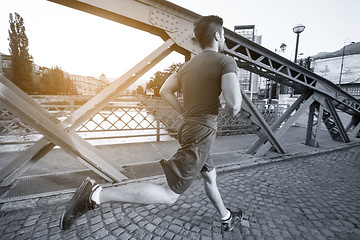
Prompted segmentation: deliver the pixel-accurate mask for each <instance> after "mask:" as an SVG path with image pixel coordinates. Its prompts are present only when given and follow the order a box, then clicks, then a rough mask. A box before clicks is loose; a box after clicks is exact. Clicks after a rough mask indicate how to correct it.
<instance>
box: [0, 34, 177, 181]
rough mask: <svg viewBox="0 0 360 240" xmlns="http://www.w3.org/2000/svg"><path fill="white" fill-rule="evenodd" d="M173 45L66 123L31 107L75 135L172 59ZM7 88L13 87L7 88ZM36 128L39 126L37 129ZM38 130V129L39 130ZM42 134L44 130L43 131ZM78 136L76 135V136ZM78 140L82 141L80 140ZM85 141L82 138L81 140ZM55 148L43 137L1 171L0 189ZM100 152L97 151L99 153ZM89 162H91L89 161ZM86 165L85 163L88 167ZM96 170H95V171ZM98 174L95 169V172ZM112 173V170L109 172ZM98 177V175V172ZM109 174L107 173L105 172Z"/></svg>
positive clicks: (168, 43) (158, 51)
mask: <svg viewBox="0 0 360 240" xmlns="http://www.w3.org/2000/svg"><path fill="white" fill-rule="evenodd" d="M173 45H174V42H173V41H172V40H171V39H168V40H167V41H166V42H165V43H164V44H163V45H161V46H160V47H159V48H157V49H156V50H155V51H154V52H153V53H151V54H150V55H148V56H147V57H146V58H144V59H143V60H142V61H141V62H139V63H138V64H137V65H135V66H134V67H133V68H132V69H130V70H129V71H128V72H127V73H125V74H124V75H123V76H122V77H120V78H118V79H117V80H115V81H114V82H113V83H111V84H110V85H109V86H108V87H107V88H105V89H104V90H103V91H102V92H100V93H99V94H98V95H96V96H95V97H94V98H92V99H90V100H89V101H88V102H86V103H85V104H84V105H83V106H81V107H80V108H79V109H77V110H76V111H75V112H74V113H73V114H72V115H71V116H70V117H68V118H67V119H66V120H64V121H63V122H59V121H58V120H57V119H56V118H54V116H52V115H51V114H49V113H48V112H47V111H46V110H45V109H43V108H42V107H41V106H40V105H39V104H37V103H33V104H32V105H33V106H34V107H35V108H36V109H37V110H39V111H41V112H42V113H43V114H44V116H45V117H46V118H48V119H51V121H52V122H53V123H54V124H57V125H58V126H59V127H60V128H62V129H64V131H66V132H67V131H70V132H72V131H74V130H75V129H76V128H77V127H78V126H80V125H81V124H82V123H83V122H84V121H86V120H87V119H88V118H90V117H91V116H92V115H94V114H95V113H97V112H99V111H100V110H101V109H102V108H103V107H104V106H105V105H106V104H107V103H108V102H109V101H111V100H112V99H113V98H115V97H116V96H117V95H118V93H119V92H121V91H123V90H125V89H126V88H127V87H129V86H130V85H131V84H132V83H134V82H135V81H136V80H137V79H138V78H139V77H141V76H142V75H143V74H144V73H146V72H147V71H148V70H149V69H151V68H152V67H154V66H155V65H156V64H157V63H159V62H160V61H161V60H162V59H163V58H165V57H166V56H167V55H169V54H170V53H171V52H172V51H173V48H172V47H173ZM1 82H6V81H4V77H2V79H1ZM7 86H8V87H10V86H11V84H10V85H9V84H7ZM11 89H14V90H15V91H16V93H17V94H18V96H19V97H20V98H21V97H27V98H28V99H27V101H28V102H29V101H32V99H31V98H30V97H28V96H27V95H26V94H25V93H23V92H22V91H21V90H20V89H18V88H17V87H16V86H15V85H12V86H11ZM36 127H37V126H36ZM36 127H35V128H36ZM40 132H43V129H41V130H40ZM73 134H75V133H73ZM78 139H79V138H78ZM80 139H81V140H79V141H82V138H80ZM54 146H55V144H54V143H53V142H49V141H48V140H47V138H46V137H43V138H42V139H40V140H39V141H38V142H36V143H35V144H33V145H32V146H30V147H29V148H28V149H27V150H25V151H24V152H23V154H21V155H20V156H19V157H18V158H17V159H15V160H14V161H13V162H11V163H10V164H9V165H8V166H6V167H5V168H4V169H2V170H1V171H0V180H3V181H2V182H1V185H3V186H4V185H9V184H11V183H12V182H13V181H14V180H16V179H17V178H18V177H19V176H20V175H21V174H22V173H24V172H25V171H26V170H27V169H28V168H29V167H31V166H32V165H33V164H34V163H36V162H37V161H38V160H39V159H40V158H41V157H42V156H44V155H45V154H46V153H48V152H49V151H51V149H52V148H53V147H54ZM88 148H89V149H93V151H97V150H96V148H94V147H91V145H90V144H89V145H88ZM97 152H98V151H97ZM103 158H104V159H106V158H105V157H104V156H103ZM90 162H92V161H91V159H90ZM86 163H87V162H85V164H86ZM87 165H89V164H87ZM93 165H94V164H92V165H90V166H89V167H90V169H93V168H94V167H96V166H97V164H96V163H95V165H94V166H93ZM93 170H94V169H93ZM95 170H96V169H95ZM110 171H111V172H113V171H112V170H110ZM95 172H97V173H99V171H95ZM105 172H106V169H105ZM100 175H101V176H102V177H104V178H105V179H106V180H109V181H121V180H122V179H125V178H126V177H125V176H121V178H120V177H117V178H109V177H107V176H106V174H100Z"/></svg>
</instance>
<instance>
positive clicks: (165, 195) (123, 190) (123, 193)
mask: <svg viewBox="0 0 360 240" xmlns="http://www.w3.org/2000/svg"><path fill="white" fill-rule="evenodd" d="M179 196H180V195H179V194H177V193H175V192H173V191H172V190H171V189H170V187H169V186H168V185H167V183H165V184H164V186H160V185H155V184H151V183H139V184H131V186H118V187H110V188H104V189H102V191H101V192H100V203H106V202H127V203H139V204H156V203H162V204H172V203H174V202H175V201H176V200H177V198H178V197H179Z"/></svg>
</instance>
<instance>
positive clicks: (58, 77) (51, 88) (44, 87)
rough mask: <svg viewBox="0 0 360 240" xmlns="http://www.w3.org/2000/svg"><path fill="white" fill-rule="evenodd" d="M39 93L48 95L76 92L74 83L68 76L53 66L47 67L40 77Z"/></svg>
mask: <svg viewBox="0 0 360 240" xmlns="http://www.w3.org/2000/svg"><path fill="white" fill-rule="evenodd" d="M39 93H40V94H48V95H64V94H76V88H75V85H74V83H73V81H72V79H70V78H69V77H67V76H66V75H65V73H64V72H63V71H62V70H61V68H59V67H57V66H55V67H52V68H51V69H47V70H46V71H45V73H44V74H43V75H42V77H41V78H40V82H39Z"/></svg>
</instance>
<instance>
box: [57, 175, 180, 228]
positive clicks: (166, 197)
mask: <svg viewBox="0 0 360 240" xmlns="http://www.w3.org/2000/svg"><path fill="white" fill-rule="evenodd" d="M178 197H179V194H177V193H175V192H173V191H172V190H171V189H170V187H169V186H168V185H167V183H165V185H164V186H159V185H155V184H149V183H139V184H132V185H131V186H118V187H109V188H104V189H103V188H102V187H101V186H100V185H99V184H96V182H95V181H94V180H93V179H90V178H87V179H86V180H85V181H84V182H82V183H81V185H80V186H79V188H78V189H77V190H76V192H75V194H74V196H73V198H72V199H71V200H70V202H69V204H68V205H67V207H66V209H65V211H64V213H63V215H62V216H61V220H60V228H61V229H62V230H66V229H69V228H70V227H71V225H72V224H73V223H74V222H75V220H76V219H77V218H78V217H80V216H81V215H83V214H84V213H86V212H87V211H89V210H91V209H93V208H94V206H95V204H100V203H106V202H127V203H140V204H156V203H162V204H172V203H174V202H175V201H176V200H177V198H178Z"/></svg>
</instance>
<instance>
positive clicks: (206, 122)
mask: <svg viewBox="0 0 360 240" xmlns="http://www.w3.org/2000/svg"><path fill="white" fill-rule="evenodd" d="M222 25H223V20H222V18H220V17H218V16H206V17H201V18H200V19H199V20H198V21H197V22H196V23H195V27H194V32H195V36H196V38H197V40H198V42H199V44H200V47H201V49H202V52H201V53H199V54H198V55H197V56H195V57H193V58H192V59H191V60H190V61H189V62H187V63H185V64H184V65H183V66H182V67H181V68H180V70H179V71H177V72H175V73H174V74H172V75H171V76H170V77H169V78H168V79H167V80H166V82H165V83H164V85H163V86H162V88H161V90H160V94H161V96H162V97H163V98H164V99H165V101H166V102H167V103H168V104H169V105H170V106H172V107H173V108H174V109H175V110H176V111H178V112H179V113H180V114H181V115H182V117H183V122H182V124H181V125H180V127H179V130H178V140H179V143H180V145H181V147H180V148H179V149H178V150H177V152H176V153H175V154H174V155H173V157H172V158H171V159H169V160H161V161H160V164H161V166H162V168H163V170H164V172H165V176H166V180H167V183H166V184H164V185H163V186H159V185H155V184H149V183H139V184H137V185H136V186H134V185H132V186H113V187H107V188H102V187H101V186H100V185H99V184H97V183H96V182H95V181H94V180H92V179H90V178H87V179H86V180H85V181H84V182H83V183H82V184H81V185H80V187H79V188H78V189H77V191H76V193H75V195H74V196H73V198H72V199H71V201H70V202H69V204H68V205H67V207H66V210H65V212H64V213H63V215H62V217H61V221H60V228H61V229H63V230H65V229H68V228H70V226H71V225H72V224H73V223H74V221H75V220H76V218H78V217H79V216H81V215H82V214H84V213H85V212H86V211H88V210H90V209H92V208H93V207H94V206H95V205H98V204H101V203H107V202H126V203H139V204H156V203H159V204H173V203H174V202H175V201H176V200H177V199H178V197H179V196H180V195H181V194H182V193H183V192H184V191H185V190H186V189H187V188H189V186H190V185H191V183H192V182H193V181H194V180H195V179H196V177H197V175H198V174H199V173H201V174H202V176H203V179H204V187H205V191H206V194H207V196H208V197H209V199H210V200H211V202H212V203H213V205H214V206H215V208H216V209H217V210H218V212H219V214H220V215H221V222H222V226H223V230H224V231H231V230H232V229H233V228H234V224H235V222H236V221H239V220H241V219H242V215H243V213H242V210H239V211H230V210H229V209H227V208H226V207H225V205H224V203H223V200H222V197H221V195H220V192H219V190H218V187H217V183H216V171H215V166H214V163H213V161H212V159H211V156H210V149H211V147H212V145H213V143H214V141H215V136H216V131H217V117H218V113H219V106H220V101H219V96H220V94H221V92H222V93H223V97H224V100H225V103H226V107H225V109H226V111H227V112H228V113H229V114H230V115H231V116H235V115H236V114H238V113H239V111H240V108H241V103H242V96H241V92H240V86H239V82H238V78H237V75H236V73H237V65H236V62H235V60H234V59H233V58H231V57H229V56H226V55H224V54H223V53H221V52H223V50H224V48H225V37H224V28H223V26H222ZM179 90H182V92H183V103H181V102H180V101H179V100H178V98H177V96H176V95H175V92H177V91H179Z"/></svg>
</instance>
